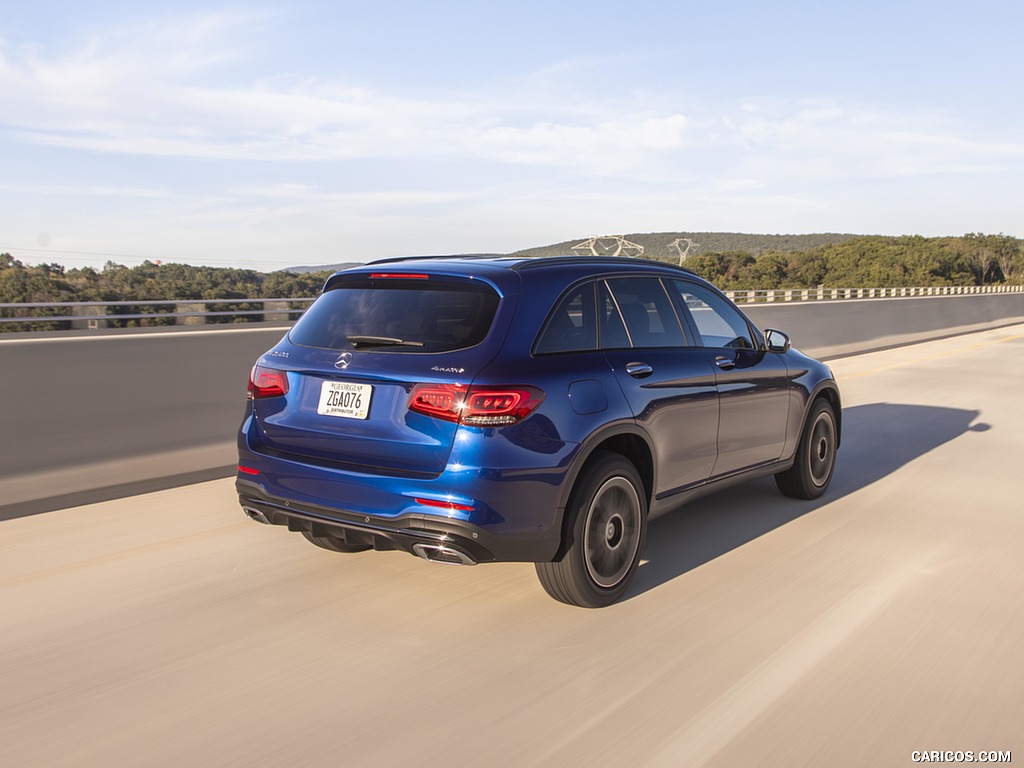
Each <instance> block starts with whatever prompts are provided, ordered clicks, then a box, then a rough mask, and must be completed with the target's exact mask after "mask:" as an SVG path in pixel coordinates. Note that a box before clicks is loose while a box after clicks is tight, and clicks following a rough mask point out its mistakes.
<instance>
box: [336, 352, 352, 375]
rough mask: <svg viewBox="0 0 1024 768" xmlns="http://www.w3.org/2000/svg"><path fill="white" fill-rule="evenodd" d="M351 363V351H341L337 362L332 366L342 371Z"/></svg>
mask: <svg viewBox="0 0 1024 768" xmlns="http://www.w3.org/2000/svg"><path fill="white" fill-rule="evenodd" d="M351 363H352V353H351V352H342V353H341V357H339V358H338V362H336V363H335V364H334V367H335V368H341V370H343V371H344V370H345V369H346V368H348V367H349V365H350V364H351Z"/></svg>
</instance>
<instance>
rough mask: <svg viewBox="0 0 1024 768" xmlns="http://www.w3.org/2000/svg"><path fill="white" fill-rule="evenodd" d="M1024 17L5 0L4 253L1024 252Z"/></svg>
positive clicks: (705, 7) (249, 263) (279, 260)
mask: <svg viewBox="0 0 1024 768" xmlns="http://www.w3.org/2000/svg"><path fill="white" fill-rule="evenodd" d="M1022 28H1024V5H1022V4H1020V3H1010V2H1001V3H1000V2H987V1H986V0H980V1H978V2H973V3H966V2H961V3H948V2H945V3H944V2H927V3H925V2H899V0H890V2H886V3H881V2H861V3H856V4H847V3H842V4H840V3H836V4H822V3H810V2H781V3H774V4H770V3H763V2H728V0H726V1H725V2H719V3H706V2H702V3H692V2H685V1H682V0H679V1H677V2H644V0H634V2H632V3H622V2H619V3H606V2H551V0H549V2H543V3H542V2H533V0H524V1H521V2H518V3H507V2H506V3H489V2H485V1H484V0H478V1H477V2H420V3H414V2H393V1H389V0H383V1H377V2H373V3H367V2H365V1H363V2H333V3H328V2H322V3H320V2H302V1H301V0H296V1H295V2H287V3H286V2H280V3H274V2H263V3H260V2H256V3H246V4H244V5H242V4H239V5H229V4H224V5H220V4H215V3H211V2H201V3H200V2H187V1H178V2H173V3H172V2H149V3H138V2H113V1H110V0H107V1H106V2H104V0H97V1H96V2H94V3H90V4H84V3H77V2H75V3H71V2H66V3H60V2H45V0H44V1H42V2H35V3H12V2H7V3H4V4H3V6H2V8H0V105H3V106H2V109H0V252H2V251H9V252H10V253H12V254H13V255H14V256H15V257H16V258H19V259H21V260H23V261H25V262H28V263H38V262H44V261H46V262H50V261H56V262H59V263H63V264H66V265H67V266H69V267H73V266H86V265H92V266H101V265H102V264H103V263H104V262H105V261H106V260H107V259H111V260H113V261H117V262H119V263H123V264H129V265H131V264H137V263H139V262H141V261H142V260H143V259H147V258H148V259H150V260H157V259H161V260H163V261H185V262H189V263H193V264H212V265H218V266H237V267H246V268H254V269H261V270H272V269H277V268H281V267H285V266H289V265H295V264H320V263H333V262H340V261H362V260H366V259H371V258H377V257H384V256H394V255H404V254H426V253H464V252H507V251H512V250H516V249H519V248H526V247H530V246H535V245H544V244H547V243H552V242H558V241H562V240H566V239H570V238H576V237H579V238H583V237H587V236H589V235H595V234H613V233H633V232H666V231H690V232H694V231H738V232H754V233H772V234H785V233H810V232H824V231H830V232H852V233H863V234H893V235H898V234H921V235H927V236H933V235H947V234H949V235H956V234H963V233H965V232H987V233H998V232H1003V233H1006V234H1011V235H1015V236H1018V237H1021V236H1024V205H1022V204H1021V189H1022V179H1024V173H1022V171H1024V129H1022V127H1021V126H1022V125H1024V122H1022V117H1024V115H1022V112H1024V108H1022V101H1021V95H1022V92H1024V87H1022V82H1024V53H1022V44H1021V42H1020V41H1021V37H1020V34H1021V33H1020V30H1021V29H1022Z"/></svg>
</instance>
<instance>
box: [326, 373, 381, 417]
mask: <svg viewBox="0 0 1024 768" xmlns="http://www.w3.org/2000/svg"><path fill="white" fill-rule="evenodd" d="M372 394H373V387H372V386H370V385H369V384H353V383H352V382H349V381H325V382H324V383H323V384H322V385H321V386H320V404H319V405H318V406H317V408H316V412H317V413H320V414H323V415H324V416H340V417H341V418H343V419H365V418H366V416H367V414H369V412H370V396H371V395H372Z"/></svg>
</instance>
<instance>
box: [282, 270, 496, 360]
mask: <svg viewBox="0 0 1024 768" xmlns="http://www.w3.org/2000/svg"><path fill="white" fill-rule="evenodd" d="M497 308H498V294H497V293H496V292H495V291H494V289H493V288H491V287H489V286H486V285H481V284H480V283H459V282H453V281H446V280H443V279H442V280H438V279H435V278H432V277H431V278H427V279H415V278H413V279H400V278H399V279H396V278H379V279H370V278H355V279H352V280H346V281H344V282H342V283H340V284H338V285H336V286H335V287H333V288H331V290H329V291H327V292H326V293H325V294H323V295H322V296H320V298H318V299H317V300H316V301H315V302H313V305H312V306H311V307H310V308H309V309H308V310H306V313H305V314H304V315H303V316H302V317H301V318H299V321H298V322H297V323H296V324H295V326H294V327H293V328H292V330H291V332H290V333H289V334H288V338H289V339H290V340H291V341H292V342H293V343H295V344H299V345H302V346H305V347H322V348H325V349H365V350H369V351H373V352H451V351H454V350H457V349H465V348H466V347H472V346H474V345H476V344H479V343H480V342H481V341H483V339H484V337H485V336H487V332H488V331H489V330H490V328H491V323H492V321H493V320H494V313H495V312H496V311H497Z"/></svg>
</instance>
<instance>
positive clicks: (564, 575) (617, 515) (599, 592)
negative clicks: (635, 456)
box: [535, 453, 647, 608]
mask: <svg viewBox="0 0 1024 768" xmlns="http://www.w3.org/2000/svg"><path fill="white" fill-rule="evenodd" d="M566 512H567V514H568V515H570V517H569V520H570V521H571V522H570V525H571V528H570V529H569V536H570V537H571V539H570V542H569V545H568V548H567V549H566V550H565V555H564V556H563V557H562V558H561V559H560V560H557V561H555V562H552V563H535V567H536V569H537V578H539V579H540V583H541V586H543V587H544V590H545V591H546V592H547V593H548V594H549V595H551V597H553V598H554V599H555V600H558V601H560V602H563V603H568V604H569V605H578V606H580V607H582V608H603V607H604V606H607V605H611V604H612V603H614V602H615V601H616V600H618V599H619V598H620V597H622V595H623V593H625V591H626V589H627V588H628V587H629V585H630V582H632V580H633V577H634V576H635V575H636V571H637V567H638V566H639V564H640V554H641V552H643V546H644V540H645V538H646V536H647V492H646V491H645V490H644V485H643V482H642V481H641V479H640V473H639V472H637V470H636V467H635V466H633V464H632V463H631V462H630V461H628V460H627V459H626V458H624V457H623V456H620V455H619V454H617V453H600V454H597V455H596V456H595V458H594V460H593V461H592V462H591V464H590V465H589V466H588V467H587V468H586V469H585V470H584V471H583V473H582V474H581V475H580V477H579V479H578V480H577V481H576V485H575V487H574V488H573V492H572V496H571V497H570V500H569V507H568V509H567V510H566Z"/></svg>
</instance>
